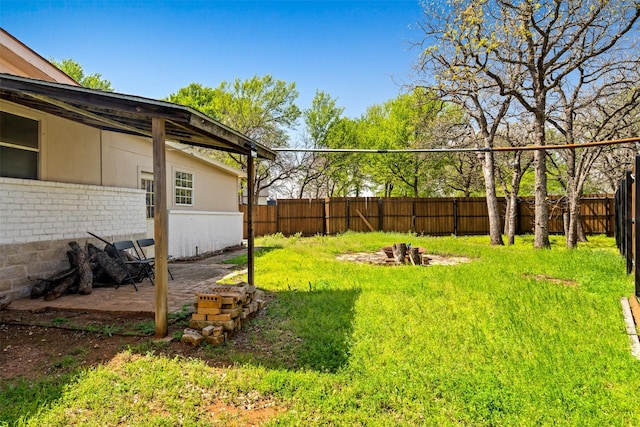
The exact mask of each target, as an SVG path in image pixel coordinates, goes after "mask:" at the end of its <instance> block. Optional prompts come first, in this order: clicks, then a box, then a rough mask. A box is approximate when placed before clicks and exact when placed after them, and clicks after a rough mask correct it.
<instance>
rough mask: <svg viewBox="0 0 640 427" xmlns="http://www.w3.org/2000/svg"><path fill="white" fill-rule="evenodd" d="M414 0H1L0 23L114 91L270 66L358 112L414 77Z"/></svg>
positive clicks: (149, 93)
mask: <svg viewBox="0 0 640 427" xmlns="http://www.w3.org/2000/svg"><path fill="white" fill-rule="evenodd" d="M421 19H422V9H421V6H420V4H419V0H407V1H405V0H397V1H331V0H328V1H327V0H325V1H211V0H210V1H205V0H201V1H192V0H185V1H150V0H147V1H145V0H128V1H123V0H116V1H92V0H85V1H71V0H69V1H64V0H58V1H31V0H17V1H16V0H0V25H1V26H2V27H3V28H4V29H5V30H6V31H8V32H9V33H11V34H12V35H13V36H14V37H16V38H18V39H19V40H21V41H22V42H23V43H25V44H26V45H27V46H29V47H30V48H32V49H33V50H35V51H36V52H38V53H39V54H40V55H42V56H43V57H45V58H47V59H50V58H55V59H65V58H73V59H75V60H76V61H78V62H79V63H80V64H82V65H83V67H84V69H85V72H86V73H88V74H92V73H100V74H102V76H103V78H105V79H107V80H109V81H111V83H112V86H113V87H114V88H115V89H116V91H117V92H122V93H127V94H134V95H139V96H145V97H150V98H162V97H165V96H167V95H169V94H170V93H174V92H176V91H177V90H178V89H180V88H181V87H184V86H186V85H188V84H189V83H192V82H197V83H201V84H203V85H206V86H211V87H215V86H218V85H219V84H220V83H221V82H222V81H233V80H234V79H235V78H240V79H243V80H244V79H247V78H250V77H252V76H254V75H258V76H262V75H265V74H271V75H272V76H274V77H275V78H277V79H281V80H284V81H287V82H295V83H296V85H297V89H298V91H299V92H300V96H299V98H298V105H299V106H300V107H301V108H308V107H309V106H310V105H311V100H312V98H313V95H314V93H315V91H316V90H323V91H325V92H327V93H329V94H330V95H331V96H333V97H334V98H338V104H339V105H340V106H342V107H345V108H346V110H345V113H344V114H345V115H346V116H349V117H358V116H360V115H361V114H363V113H364V112H365V111H366V108H367V107H368V106H371V105H373V104H380V103H383V102H384V101H386V100H387V99H391V98H394V97H395V96H397V95H398V94H399V93H400V92H401V91H402V87H401V85H402V84H403V83H407V82H410V81H411V73H412V70H411V67H412V65H413V64H414V63H415V61H416V58H417V56H418V50H416V49H415V48H410V43H409V42H410V41H416V40H419V39H420V32H419V31H418V30H416V29H414V28H415V24H416V23H417V22H419V21H420V20H421Z"/></svg>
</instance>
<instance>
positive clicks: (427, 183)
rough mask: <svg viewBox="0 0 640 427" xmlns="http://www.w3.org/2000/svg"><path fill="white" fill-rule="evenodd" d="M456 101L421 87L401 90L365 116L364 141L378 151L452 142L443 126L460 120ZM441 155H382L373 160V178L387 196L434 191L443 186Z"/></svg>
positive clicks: (433, 192)
mask: <svg viewBox="0 0 640 427" xmlns="http://www.w3.org/2000/svg"><path fill="white" fill-rule="evenodd" d="M451 107H452V106H450V105H447V104H445V103H444V102H442V101H440V100H438V99H437V98H436V97H434V96H433V94H431V93H428V91H426V90H425V89H423V88H417V89H415V90H414V91H413V92H411V93H407V94H402V95H400V96H398V97H397V98H395V99H392V100H389V101H387V102H386V103H384V104H382V105H374V106H372V107H370V108H369V109H368V110H367V113H366V114H365V116H364V117H363V120H362V130H361V138H362V145H363V146H364V147H366V148H370V149H379V150H384V149H387V150H403V149H404V150H410V149H422V148H439V147H442V146H444V145H445V144H446V143H447V142H448V137H447V134H448V132H446V131H444V129H446V128H447V127H448V126H449V125H453V122H455V121H456V120H458V119H460V116H459V114H457V112H456V111H455V109H453V108H451ZM442 167H443V163H442V156H438V155H434V154H433V153H419V152H415V153H390V154H385V155H378V156H376V157H375V160H374V162H373V163H372V164H371V165H370V168H371V169H370V175H371V177H372V178H371V179H372V180H373V181H375V182H377V183H378V184H379V185H380V188H381V189H382V190H381V191H382V194H383V195H384V196H392V195H399V196H413V197H419V196H431V195H435V194H436V192H437V191H438V189H439V188H440V189H441V188H442V187H441V186H440V185H439V184H438V183H436V182H434V181H437V180H440V179H441V178H442V174H441V171H442Z"/></svg>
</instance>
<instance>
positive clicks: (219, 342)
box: [204, 335, 224, 346]
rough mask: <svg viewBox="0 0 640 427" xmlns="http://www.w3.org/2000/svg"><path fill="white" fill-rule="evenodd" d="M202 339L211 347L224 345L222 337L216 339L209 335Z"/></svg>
mask: <svg viewBox="0 0 640 427" xmlns="http://www.w3.org/2000/svg"><path fill="white" fill-rule="evenodd" d="M204 339H205V341H207V342H208V343H209V344H211V345H215V346H219V345H222V344H224V335H220V336H217V337H214V336H213V335H209V336H206V337H204Z"/></svg>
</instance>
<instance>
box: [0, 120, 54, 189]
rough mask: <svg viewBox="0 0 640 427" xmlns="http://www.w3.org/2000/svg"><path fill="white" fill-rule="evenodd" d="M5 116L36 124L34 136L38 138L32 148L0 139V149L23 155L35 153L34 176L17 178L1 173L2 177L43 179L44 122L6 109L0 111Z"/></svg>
mask: <svg viewBox="0 0 640 427" xmlns="http://www.w3.org/2000/svg"><path fill="white" fill-rule="evenodd" d="M5 114H6V115H11V116H15V117H17V118H19V119H22V120H29V121H31V122H34V124H35V132H34V134H35V138H36V140H35V141H34V142H35V144H34V145H35V146H33V147H32V146H29V145H23V144H20V143H15V142H9V141H4V140H2V139H0V149H2V148H9V149H13V150H19V151H20V152H22V153H35V170H33V171H31V172H33V176H21V177H17V176H14V175H5V174H3V173H2V172H1V171H0V177H5V178H18V179H32V180H39V179H40V178H41V170H40V167H41V161H40V160H41V156H42V127H43V123H42V120H41V119H39V118H36V117H31V116H29V115H25V114H21V113H18V112H15V111H7V110H5V109H2V110H0V115H5Z"/></svg>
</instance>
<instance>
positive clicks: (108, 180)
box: [102, 132, 239, 212]
mask: <svg viewBox="0 0 640 427" xmlns="http://www.w3.org/2000/svg"><path fill="white" fill-rule="evenodd" d="M102 158H103V163H104V165H105V166H104V169H103V178H102V182H103V185H109V186H114V187H137V186H139V183H140V179H141V176H142V174H143V173H149V174H152V173H153V161H152V158H151V141H150V140H149V139H145V138H140V137H136V136H132V135H123V134H118V133H114V132H103V133H102ZM166 162H167V183H168V188H167V196H168V197H167V208H169V209H174V210H189V211H191V210H196V211H218V212H227V211H230V212H238V191H239V183H238V177H237V174H230V173H227V172H225V171H222V170H218V169H216V168H214V167H211V166H210V165H206V164H204V163H203V162H202V161H201V160H198V159H196V158H194V157H191V156H187V155H185V154H183V153H181V152H180V151H179V150H177V149H174V148H172V147H169V146H167V152H166ZM178 171H179V172H188V173H192V174H193V180H194V194H193V205H191V206H181V205H177V204H176V203H175V197H173V195H174V194H175V191H174V190H175V189H174V183H175V179H174V177H175V173H176V172H178Z"/></svg>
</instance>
